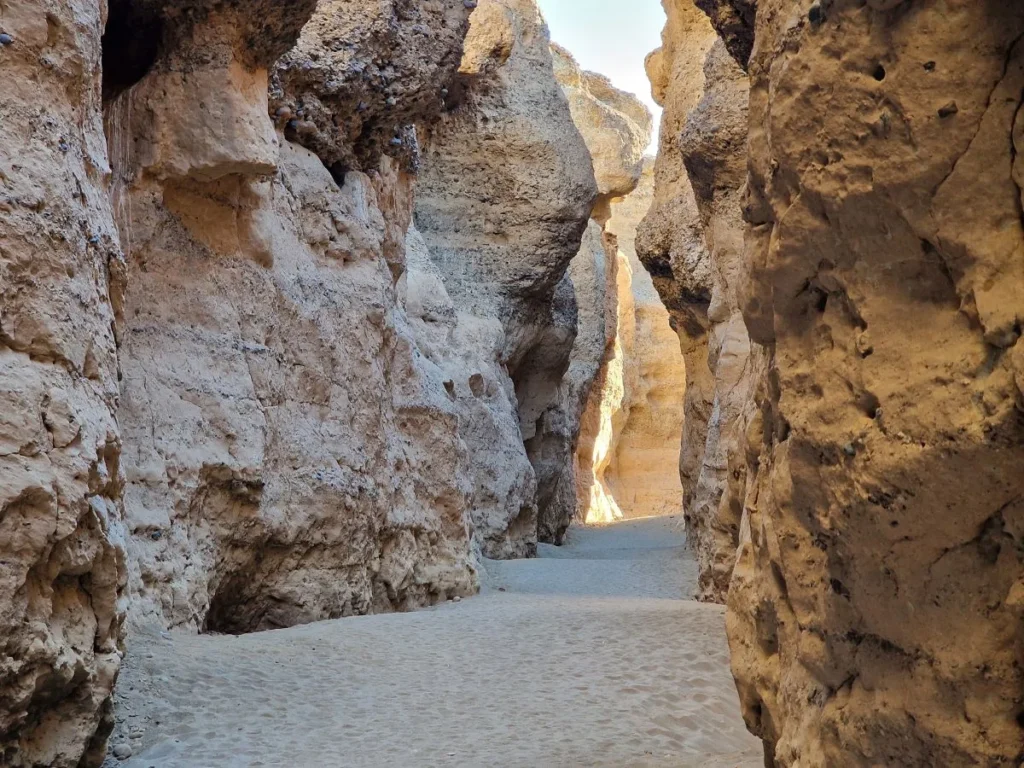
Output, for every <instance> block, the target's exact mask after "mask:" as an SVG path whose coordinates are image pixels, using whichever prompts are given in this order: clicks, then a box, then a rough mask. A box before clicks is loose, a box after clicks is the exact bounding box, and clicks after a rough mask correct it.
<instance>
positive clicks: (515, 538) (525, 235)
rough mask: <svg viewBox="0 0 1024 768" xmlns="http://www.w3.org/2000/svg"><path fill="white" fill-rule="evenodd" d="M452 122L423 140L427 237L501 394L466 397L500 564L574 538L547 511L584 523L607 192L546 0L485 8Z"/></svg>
mask: <svg viewBox="0 0 1024 768" xmlns="http://www.w3.org/2000/svg"><path fill="white" fill-rule="evenodd" d="M447 107H448V111H447V112H446V113H445V114H444V115H443V116H442V119H441V120H440V121H439V122H437V123H436V124H434V125H433V126H431V127H430V128H429V129H428V130H426V131H424V132H423V135H422V136H421V141H422V144H423V161H422V168H421V172H420V175H419V185H418V190H417V198H416V212H415V220H416V227H417V229H418V230H419V232H420V233H422V236H423V239H424V242H425V244H426V247H427V249H428V251H429V253H430V257H431V259H432V260H433V262H434V264H435V265H436V267H437V270H438V272H439V273H440V275H441V278H442V280H443V282H444V285H445V289H446V291H447V293H448V294H449V296H450V297H451V299H452V300H453V301H454V303H455V305H456V306H457V307H458V309H459V312H460V315H465V317H463V318H462V319H460V321H459V323H460V325H461V326H463V327H464V328H465V331H463V338H464V339H465V340H466V346H465V347H460V351H461V352H462V353H463V354H465V355H473V356H475V357H476V358H477V359H478V360H480V361H483V362H482V363H477V364H475V365H476V366H477V367H476V368H475V369H472V370H470V371H468V372H469V373H470V375H471V376H472V377H474V379H473V380H474V381H475V382H476V383H475V384H473V383H472V382H471V384H472V386H473V388H474V389H476V390H482V391H483V392H484V393H485V394H486V393H488V392H490V393H491V394H490V395H487V399H485V400H476V399H474V398H479V397H480V395H475V396H472V397H471V398H470V400H466V399H465V398H464V397H462V398H460V401H465V402H466V403H468V406H467V410H464V411H463V413H464V416H465V419H466V422H467V426H466V431H467V435H468V436H467V446H468V447H469V461H470V463H471V466H470V468H469V475H470V477H472V478H473V480H472V484H473V486H474V489H475V490H474V497H473V502H472V503H471V509H472V519H473V524H474V527H475V529H476V532H477V536H478V539H479V541H480V542H481V544H482V546H483V552H484V554H485V555H487V556H490V557H513V556H522V555H526V554H530V553H531V552H533V551H534V550H535V548H536V541H537V535H538V527H540V529H541V530H542V532H543V533H542V535H543V537H544V538H545V539H550V540H557V539H559V538H560V536H561V533H562V532H564V527H565V526H567V525H568V521H569V519H570V516H566V515H565V514H563V513H556V514H555V521H554V522H553V523H550V524H548V523H546V522H543V521H542V522H541V524H540V526H538V514H539V511H545V512H546V510H549V509H570V510H571V509H574V508H575V505H574V503H573V498H574V488H573V485H572V483H571V482H570V483H567V482H566V481H565V474H566V471H567V470H569V471H571V462H572V445H573V442H574V439H575V434H574V433H573V430H572V427H571V424H570V423H569V422H568V421H567V418H566V415H565V409H564V407H563V404H562V401H561V392H560V385H561V382H562V378H563V376H564V375H565V373H566V371H567V370H568V367H569V356H570V353H571V351H572V347H573V343H574V340H575V337H576V318H577V305H576V299H575V296H574V290H573V286H572V281H571V279H570V277H569V276H568V274H567V269H568V266H569V263H570V261H571V260H572V258H573V257H574V256H575V255H576V254H577V252H578V251H579V248H580V241H581V237H582V235H583V232H584V230H585V228H586V226H587V220H588V218H589V216H590V211H591V208H592V206H593V203H594V200H595V198H596V197H597V192H598V190H597V185H596V183H595V180H594V173H593V167H592V163H591V160H590V154H589V153H588V151H587V146H586V144H585V143H584V141H583V139H582V138H581V136H580V134H579V131H578V130H577V129H576V127H575V126H574V125H573V122H572V117H571V114H570V111H569V107H568V104H567V102H566V99H565V96H564V95H563V94H562V92H561V89H560V88H559V87H558V84H557V83H556V82H555V79H554V74H553V67H552V60H551V53H550V50H549V38H548V32H547V27H546V25H545V24H544V22H543V19H542V18H541V16H540V12H539V11H538V9H537V6H536V4H535V2H534V0H482V2H481V3H480V4H479V6H478V7H477V8H476V10H475V11H474V12H473V16H472V18H471V24H470V31H469V34H468V36H467V38H466V44H465V53H464V56H463V60H462V64H461V66H460V70H459V75H458V78H457V80H456V82H455V83H454V84H453V85H452V88H451V89H450V91H449V94H448V96H447ZM488 369H489V370H488ZM481 377H482V379H481ZM455 386H457V387H458V389H459V391H461V390H462V388H463V387H464V386H465V383H464V382H458V383H457V384H456V385H455ZM499 390H503V392H499ZM495 398H497V399H495ZM509 403H514V404H515V406H516V417H517V420H518V425H515V424H509V423H508V422H507V420H506V413H505V409H506V408H507V405H508V404H509ZM495 409H497V415H495V413H494V411H495ZM512 427H515V429H513V428H512ZM523 443H525V448H526V450H525V452H523V448H522V446H523ZM569 477H571V475H569ZM563 521H564V522H563Z"/></svg>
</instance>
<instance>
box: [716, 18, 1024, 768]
mask: <svg viewBox="0 0 1024 768" xmlns="http://www.w3.org/2000/svg"><path fill="white" fill-rule="evenodd" d="M1022 33H1024V10H1022V9H1021V8H1020V6H1019V5H1018V4H1014V3H976V2H966V1H962V2H946V3H937V2H920V3H906V2H882V1H881V0H869V2H867V3H859V2H834V3H827V4H826V3H822V4H821V5H814V6H812V7H811V8H810V10H809V11H808V8H807V6H806V5H805V4H803V3H795V2H791V0H761V2H760V3H759V7H758V12H757V26H756V35H755V40H754V49H753V55H752V57H751V59H750V67H749V69H750V75H751V92H750V133H749V141H750V147H749V171H750V173H749V184H750V192H749V196H748V198H747V199H746V201H745V203H746V204H745V206H744V216H745V218H746V220H747V222H748V233H747V247H746V253H745V269H747V270H749V272H750V275H751V277H750V279H749V281H746V282H747V284H746V286H745V287H744V288H743V289H742V290H741V291H740V294H741V306H742V309H743V313H744V318H745V321H746V325H747V328H748V330H749V332H750V336H751V338H752V339H753V340H754V341H755V342H757V343H759V344H763V345H765V346H766V348H767V350H768V351H769V353H770V356H769V359H768V366H767V369H766V370H765V371H764V373H763V374H762V375H759V376H758V377H757V378H756V380H755V385H756V388H757V389H756V391H757V402H758V405H759V408H760V410H759V414H758V417H757V418H756V419H755V420H754V421H753V422H752V423H751V425H750V428H749V431H748V439H749V444H748V450H747V457H748V467H747V472H748V476H747V489H746V498H745V508H744V518H745V519H744V522H743V529H742V532H741V542H742V546H741V549H740V552H739V556H738V558H737V564H736V569H735V572H734V574H733V578H732V583H731V587H730V591H729V619H728V623H729V634H730V642H731V645H732V650H733V670H734V673H735V676H736V679H737V683H738V687H739V690H740V696H741V700H742V703H743V706H744V714H745V717H746V720H747V723H748V725H749V726H750V727H751V729H752V730H754V732H755V733H757V734H758V735H760V736H762V738H764V739H765V742H766V745H767V750H768V754H769V756H770V757H771V756H774V759H775V761H776V763H777V764H779V765H799V766H826V765H850V766H869V765H880V764H882V765H914V766H917V765H922V766H924V765H929V766H930V765H978V764H983V765H1007V766H1009V765H1016V764H1017V763H1019V762H1020V761H1021V759H1022V757H1024V754H1022V744H1024V731H1022V728H1021V712H1022V711H1024V701H1022V692H1024V671H1022V667H1021V642H1022V636H1024V635H1022V633H1021V626H1022V625H1021V620H1022V606H1024V600H1022V595H1024V546H1022V543H1024V501H1022V499H1024V487H1022V483H1024V480H1022V475H1021V472H1020V467H1021V461H1022V459H1024V448H1022V445H1024V443H1022V437H1024V433H1022V430H1024V426H1022V422H1021V416H1020V409H1021V407H1022V406H1024V392H1022V388H1021V384H1022V382H1024V376H1022V373H1021V371H1022V370H1024V369H1022V367H1021V360H1022V359H1024V357H1022V353H1021V351H1020V350H1021V342H1020V341H1019V340H1018V339H1019V335H1020V316H1021V311H1022V307H1024V301H1022V291H1024V283H1022V278H1021V270H1020V265H1021V258H1022V256H1021V255H1022V253H1024V229H1022V224H1021V215H1020V210H1021V208H1020V205H1021V203H1020V199H1021V189H1020V184H1021V178H1022V174H1021V169H1020V162H1019V159H1018V158H1019V155H1018V152H1019V150H1020V148H1021V135H1022V132H1021V119H1020V106H1021V93H1022V92H1024V58H1022V55H1024V54H1022V50H1021V45H1020V40H1021V35H1022Z"/></svg>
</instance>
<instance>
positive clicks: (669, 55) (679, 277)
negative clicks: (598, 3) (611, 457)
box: [636, 0, 715, 509]
mask: <svg viewBox="0 0 1024 768" xmlns="http://www.w3.org/2000/svg"><path fill="white" fill-rule="evenodd" d="M663 5H664V7H665V12H666V14H667V16H668V22H667V24H666V26H665V30H664V32H663V33H662V47H661V48H659V49H658V50H657V51H655V52H654V53H652V54H651V55H650V56H648V58H647V72H648V75H649V77H650V79H651V90H652V93H653V95H654V98H655V100H656V101H658V103H659V104H661V105H662V106H663V107H664V112H663V113H662V120H661V133H660V139H659V146H658V157H657V161H656V163H655V167H654V183H655V186H654V199H653V201H652V203H651V206H650V210H649V211H648V213H647V216H646V217H645V218H644V220H643V221H642V222H641V224H640V227H639V228H638V230H637V236H636V251H637V255H638V257H639V259H640V261H641V262H642V263H643V265H644V268H645V269H646V270H647V271H648V272H649V273H650V275H651V278H652V280H653V282H654V287H655V289H656V290H657V291H658V295H659V296H661V299H662V301H663V302H664V304H665V307H666V308H667V309H668V311H669V314H670V316H671V318H672V327H673V328H674V329H675V331H676V333H677V334H678V335H679V344H680V348H681V350H682V353H683V358H684V361H685V365H686V390H685V394H683V398H684V399H683V409H684V416H685V418H684V421H683V435H682V447H681V449H680V456H679V474H680V478H681V481H682V487H683V506H684V509H690V508H692V506H693V497H694V493H695V490H696V486H697V480H698V477H699V475H700V469H701V464H702V461H703V456H704V445H705V443H706V442H707V431H708V421H709V420H710V418H711V411H712V408H713V401H714V378H713V376H712V374H711V370H710V368H709V367H708V362H707V361H708V324H709V321H708V306H709V305H710V303H711V289H712V272H713V270H712V262H711V255H710V253H709V252H708V248H707V244H706V241H705V239H704V232H703V228H702V226H701V221H700V215H699V213H698V210H697V202H696V200H695V199H694V195H693V189H692V187H691V185H690V180H689V178H688V176H687V173H686V167H685V166H684V164H683V155H682V151H681V148H680V146H679V139H680V136H681V135H682V131H683V127H684V125H685V123H686V118H687V115H688V114H689V112H690V110H691V109H692V108H693V107H694V106H696V104H697V102H698V101H699V100H700V98H701V95H702V94H703V89H704V77H703V64H704V59H705V57H706V55H707V52H708V50H709V49H710V48H711V45H712V44H713V42H714V40H715V34H714V31H713V30H712V29H711V26H710V24H709V23H708V21H707V18H706V17H705V16H704V14H702V13H701V12H700V11H699V10H697V8H696V7H694V6H693V4H692V1H691V0H665V2H664V3H663Z"/></svg>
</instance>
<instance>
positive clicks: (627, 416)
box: [602, 158, 686, 518]
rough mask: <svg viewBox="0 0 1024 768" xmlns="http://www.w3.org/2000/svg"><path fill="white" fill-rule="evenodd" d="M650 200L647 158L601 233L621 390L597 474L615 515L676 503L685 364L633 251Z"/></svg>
mask: <svg viewBox="0 0 1024 768" xmlns="http://www.w3.org/2000/svg"><path fill="white" fill-rule="evenodd" d="M653 198H654V160H653V159H652V158H647V159H646V160H645V162H644V167H643V175H642V177H641V179H640V183H639V185H638V186H637V188H636V190H635V191H634V192H632V193H631V194H629V195H627V196H626V197H625V198H623V199H621V200H618V201H615V202H613V203H612V206H611V211H612V216H611V219H610V220H609V221H608V225H607V227H608V231H609V232H611V233H612V234H614V236H615V239H616V241H617V243H618V251H619V252H618V259H619V270H620V272H621V273H624V274H625V279H624V280H620V286H621V288H620V294H621V296H622V298H621V299H620V302H621V303H622V304H623V305H624V306H625V312H624V313H623V315H624V316H623V317H622V319H621V321H620V329H621V330H620V343H621V345H622V348H623V363H622V365H623V374H622V378H623V382H624V387H623V388H624V390H625V391H624V393H623V396H622V399H621V403H620V405H619V410H620V411H621V415H619V416H617V417H616V418H617V419H618V420H619V421H621V424H619V425H618V428H617V429H613V431H612V439H611V446H610V450H609V454H610V455H609V457H608V462H607V466H606V467H605V469H604V474H603V477H602V481H603V484H604V485H605V486H606V487H607V489H608V490H607V493H608V494H609V495H610V496H611V497H612V498H614V499H615V502H616V504H617V506H618V508H619V511H621V513H622V517H625V518H632V517H648V516H654V515H658V516H661V515H677V514H680V513H681V512H682V509H683V497H682V489H681V487H680V482H679V436H680V435H681V434H682V430H683V398H682V397H681V396H680V395H681V394H683V393H685V391H686V368H685V365H684V364H683V357H682V354H681V353H680V349H679V339H678V337H677V335H676V334H675V333H674V332H673V330H672V327H671V325H670V318H669V314H668V311H667V310H666V309H665V305H664V304H662V303H661V298H660V297H659V296H658V293H657V291H656V290H655V289H654V284H653V282H652V281H651V277H650V275H648V274H647V271H646V270H645V269H644V268H643V265H642V264H641V263H640V261H639V259H638V258H637V255H636V232H637V227H638V226H639V224H640V222H641V221H642V220H643V218H644V216H646V215H647V212H648V211H649V210H650V207H651V202H652V200H653Z"/></svg>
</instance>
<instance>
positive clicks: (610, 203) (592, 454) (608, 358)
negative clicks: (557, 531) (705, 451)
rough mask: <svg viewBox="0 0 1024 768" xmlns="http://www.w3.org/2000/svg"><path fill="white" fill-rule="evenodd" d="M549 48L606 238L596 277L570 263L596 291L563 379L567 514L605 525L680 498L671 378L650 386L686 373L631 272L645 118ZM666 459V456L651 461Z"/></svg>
mask: <svg viewBox="0 0 1024 768" xmlns="http://www.w3.org/2000/svg"><path fill="white" fill-rule="evenodd" d="M552 52H553V56H554V61H555V75H556V77H557V78H558V81H559V83H560V84H561V86H562V90H563V91H564V92H565V94H566V97H567V98H568V100H569V106H570V109H571V111H572V116H573V121H574V122H575V123H576V126H577V127H578V128H579V130H580V133H581V134H582V135H583V138H584V140H585V141H586V143H587V148H588V149H589V151H590V154H591V156H592V157H593V158H594V169H595V174H596V178H597V184H598V190H599V192H600V196H599V198H598V202H597V204H596V205H595V207H594V212H593V218H594V223H592V225H591V232H593V233H594V234H593V238H592V239H593V241H594V248H593V250H594V252H595V254H596V253H598V249H597V245H598V243H599V242H600V241H599V239H598V238H600V237H601V235H602V232H603V244H604V253H602V254H600V256H601V257H603V266H602V267H601V268H600V270H599V271H600V275H597V276H596V278H597V279H596V280H595V279H594V277H590V278H589V279H588V277H587V275H585V274H583V272H584V271H585V270H588V269H589V266H588V265H589V264H590V263H591V261H590V259H588V258H586V257H585V256H584V253H583V252H581V254H580V256H578V257H577V259H575V260H574V261H573V263H572V265H571V266H570V270H569V271H570V276H571V277H572V279H573V282H574V284H576V285H577V290H579V285H581V284H584V283H586V284H588V285H589V284H595V285H597V286H599V288H600V290H599V291H596V292H594V293H593V294H592V295H591V296H588V297H586V298H585V299H583V298H581V301H580V302H579V303H580V318H579V335H578V337H577V340H576V344H575V345H574V347H573V352H572V355H571V358H570V370H569V374H568V375H567V379H566V381H567V382H569V387H568V391H569V394H568V399H569V401H570V403H571V404H570V405H568V406H567V407H566V409H565V410H566V413H568V414H569V415H570V416H571V420H572V421H571V425H572V429H573V432H574V434H578V439H577V441H576V444H575V446H574V455H575V475H576V476H575V478H574V481H575V486H576V487H575V497H574V498H573V499H572V503H573V504H574V505H575V508H576V509H575V516H576V518H577V519H579V520H580V521H586V522H609V521H611V520H615V519H619V518H621V517H623V516H624V515H625V514H629V515H630V516H636V515H642V514H659V513H660V512H662V511H664V510H674V509H675V508H676V507H678V506H679V481H678V471H677V469H676V465H677V464H678V449H677V448H674V447H673V446H672V443H673V442H676V441H677V438H678V434H679V431H680V428H681V419H682V415H681V410H680V408H679V407H678V401H677V399H676V393H675V392H674V391H673V390H674V389H675V386H676V385H678V384H679V383H680V382H679V381H678V380H677V381H665V387H664V388H659V389H658V391H654V385H653V377H659V378H660V377H662V376H663V375H666V374H667V375H669V376H671V374H672V373H673V372H678V373H679V378H682V376H683V373H682V358H681V356H680V355H679V352H678V342H677V341H675V337H674V334H672V332H671V329H670V328H669V325H668V315H667V313H666V312H665V310H664V307H663V306H662V305H661V302H660V300H659V299H658V297H657V295H656V294H655V293H654V291H653V288H652V287H651V285H650V279H649V278H648V277H647V274H646V273H645V272H644V271H643V269H642V268H640V269H639V270H638V269H637V267H638V264H637V263H636V254H635V249H634V247H633V242H634V240H635V237H636V227H637V224H638V223H639V221H640V219H641V218H643V215H644V213H646V211H647V208H648V207H649V206H650V200H651V194H652V191H653V165H652V162H651V161H650V160H645V159H644V154H643V153H644V151H645V149H646V148H647V145H648V144H649V143H650V137H651V129H652V121H651V115H650V113H649V111H648V110H647V108H646V107H645V106H644V105H643V103H642V102H641V101H640V100H639V99H637V98H636V97H635V96H633V95H632V94H628V93H624V92H622V91H618V90H616V89H615V88H613V87H612V86H611V85H610V83H609V82H608V79H607V78H605V77H603V76H601V75H598V74H595V73H593V72H587V71H584V70H581V69H580V67H579V65H578V64H577V63H576V61H575V60H574V59H573V58H572V56H571V55H570V54H569V53H568V52H567V51H565V50H564V49H562V48H559V47H558V46H553V48H552ZM638 187H639V188H638ZM602 275H603V284H602V282H601V276H602ZM636 276H639V277H636ZM635 281H636V282H635ZM634 283H635V284H634ZM645 290H646V292H645ZM638 326H639V333H638V332H637V330H638ZM655 368H657V369H658V370H655ZM633 405H635V406H636V409H635V412H634V413H633V415H634V420H633V421H632V428H630V413H631V407H632V406H633ZM655 420H657V421H656V423H657V427H655V428H654V430H653V432H652V433H651V434H650V435H649V437H648V436H641V435H640V433H641V432H642V431H643V430H644V429H647V428H650V427H654V425H655ZM627 434H628V435H629V436H630V437H629V438H628V439H627V440H626V442H625V443H623V445H622V446H620V445H619V443H620V437H622V436H624V435H627ZM663 437H667V438H668V443H667V444H665V443H664V442H663V441H662V440H661V439H660V438H663ZM642 446H646V447H647V452H646V453H645V451H644V448H643V447H642ZM632 448H636V449H638V450H639V453H638V454H637V455H636V457H634V456H633V455H632V454H630V458H629V459H628V460H626V461H620V457H621V456H622V455H623V451H624V450H629V449H632ZM634 458H636V460H635V461H633V459H634ZM666 458H667V459H668V463H667V465H666V462H665V461H664V460H660V459H666ZM627 463H628V466H627ZM613 468H618V469H621V471H619V472H615V471H613ZM609 472H612V474H614V475H615V476H616V478H617V479H618V480H620V481H621V482H620V485H621V487H620V489H619V491H620V493H621V494H622V495H623V498H624V499H628V503H626V504H625V505H624V506H623V505H621V504H620V503H619V500H618V499H617V497H616V496H615V495H614V494H613V493H612V491H611V489H610V486H609V482H610V477H611V475H609V474H608V473H609ZM624 509H625V510H628V511H625V512H624ZM562 519H564V520H565V521H568V519H569V515H568V514H565V513H563V514H562Z"/></svg>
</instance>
